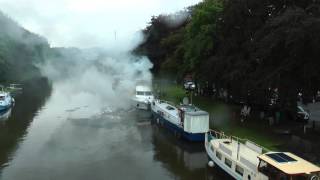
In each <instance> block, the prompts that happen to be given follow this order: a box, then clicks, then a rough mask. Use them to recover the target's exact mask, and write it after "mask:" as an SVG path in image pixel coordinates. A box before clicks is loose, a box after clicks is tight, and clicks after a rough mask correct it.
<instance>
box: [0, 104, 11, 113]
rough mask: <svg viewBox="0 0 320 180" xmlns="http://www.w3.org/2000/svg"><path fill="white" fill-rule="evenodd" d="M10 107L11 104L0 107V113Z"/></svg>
mask: <svg viewBox="0 0 320 180" xmlns="http://www.w3.org/2000/svg"><path fill="white" fill-rule="evenodd" d="M10 107H11V104H8V105H0V112H3V111H6V110H8V109H9V108H10Z"/></svg>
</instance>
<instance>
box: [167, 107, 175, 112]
mask: <svg viewBox="0 0 320 180" xmlns="http://www.w3.org/2000/svg"><path fill="white" fill-rule="evenodd" d="M166 109H168V110H170V111H172V110H174V108H173V107H171V106H167V107H166Z"/></svg>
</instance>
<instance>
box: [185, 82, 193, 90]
mask: <svg viewBox="0 0 320 180" xmlns="http://www.w3.org/2000/svg"><path fill="white" fill-rule="evenodd" d="M183 87H184V89H186V90H194V89H196V84H195V83H194V82H193V81H186V82H185V83H184V84H183Z"/></svg>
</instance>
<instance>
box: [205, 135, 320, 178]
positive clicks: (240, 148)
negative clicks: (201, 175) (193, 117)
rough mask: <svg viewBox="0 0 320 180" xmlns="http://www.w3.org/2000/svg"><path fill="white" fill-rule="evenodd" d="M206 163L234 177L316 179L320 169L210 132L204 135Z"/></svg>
mask: <svg viewBox="0 0 320 180" xmlns="http://www.w3.org/2000/svg"><path fill="white" fill-rule="evenodd" d="M205 148H206V151H207V154H208V156H209V158H210V161H209V163H208V164H209V166H211V167H213V166H214V165H217V166H219V167H220V168H221V169H222V170H224V171H225V172H226V173H228V174H229V175H230V176H232V177H233V178H235V179H238V180H240V179H243V180H319V176H320V168H319V167H318V166H316V165H314V164H312V163H310V162H308V161H306V160H304V159H302V158H300V157H298V156H296V155H294V154H292V153H289V152H272V151H269V150H268V149H266V148H263V147H261V146H259V145H256V144H255V143H253V142H251V141H249V140H244V139H240V138H237V137H229V136H226V135H224V133H220V132H216V131H210V132H208V133H206V136H205Z"/></svg>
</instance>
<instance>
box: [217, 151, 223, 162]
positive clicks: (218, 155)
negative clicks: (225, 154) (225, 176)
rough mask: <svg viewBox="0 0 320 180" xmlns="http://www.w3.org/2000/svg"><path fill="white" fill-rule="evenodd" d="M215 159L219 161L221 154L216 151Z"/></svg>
mask: <svg viewBox="0 0 320 180" xmlns="http://www.w3.org/2000/svg"><path fill="white" fill-rule="evenodd" d="M216 157H217V158H218V159H220V160H221V159H222V155H221V153H219V152H218V151H216Z"/></svg>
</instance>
